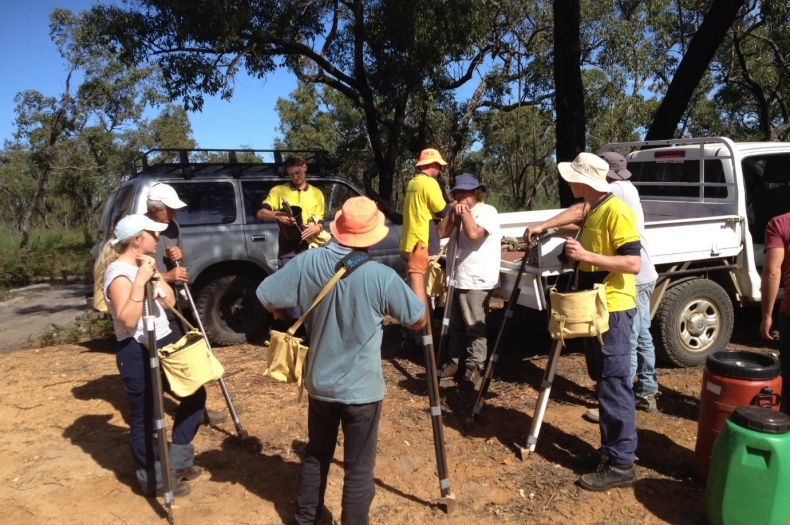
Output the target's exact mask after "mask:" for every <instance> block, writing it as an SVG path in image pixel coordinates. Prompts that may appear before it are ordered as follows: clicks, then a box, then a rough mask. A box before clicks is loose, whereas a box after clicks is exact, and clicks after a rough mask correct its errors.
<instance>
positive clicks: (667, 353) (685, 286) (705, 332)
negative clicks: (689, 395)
mask: <svg viewBox="0 0 790 525" xmlns="http://www.w3.org/2000/svg"><path fill="white" fill-rule="evenodd" d="M733 319H734V315H733V310H732V302H731V301H730V297H729V296H728V295H727V292H725V291H724V288H722V287H721V286H719V285H718V284H717V283H715V282H713V281H711V280H709V279H689V280H687V281H682V282H679V283H677V284H675V285H673V286H671V287H670V288H669V289H668V290H667V292H666V294H665V295H664V299H663V300H662V301H661V304H660V305H659V307H658V311H657V312H656V316H655V319H654V326H655V330H654V333H655V334H656V335H657V336H658V337H656V340H655V345H656V351H657V352H658V355H659V356H661V357H663V358H664V359H666V360H667V361H668V362H670V363H672V364H674V365H676V366H680V367H687V366H697V365H701V364H704V363H705V358H706V357H707V356H708V354H711V353H713V352H718V351H720V350H723V349H724V348H725V347H726V346H727V343H728V342H729V340H730V335H732V326H733Z"/></svg>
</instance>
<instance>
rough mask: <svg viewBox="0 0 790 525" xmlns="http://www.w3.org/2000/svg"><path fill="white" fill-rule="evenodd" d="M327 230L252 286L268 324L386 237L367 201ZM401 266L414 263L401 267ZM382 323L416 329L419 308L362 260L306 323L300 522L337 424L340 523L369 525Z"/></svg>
mask: <svg viewBox="0 0 790 525" xmlns="http://www.w3.org/2000/svg"><path fill="white" fill-rule="evenodd" d="M331 230H332V234H333V236H334V242H331V243H330V244H328V245H327V246H325V247H324V248H322V249H316V250H310V251H308V252H305V253H302V254H300V255H298V256H297V257H295V258H294V259H293V260H292V261H291V262H290V263H288V264H287V265H286V266H284V267H283V268H282V269H281V270H280V271H278V272H277V273H275V274H274V275H272V276H270V277H268V278H266V279H265V280H264V281H263V282H262V283H261V285H260V286H259V287H258V291H257V294H258V298H259V299H260V301H261V303H262V304H263V306H264V307H265V308H266V309H267V310H269V311H271V312H273V313H274V314H275V317H276V316H277V315H279V311H280V310H283V309H287V308H292V307H294V306H297V305H298V306H299V307H300V309H301V310H302V311H307V310H308V308H310V305H311V304H312V302H313V300H314V299H315V297H316V296H317V295H318V293H319V292H320V290H321V289H322V288H323V287H324V285H325V284H326V283H327V282H329V280H330V279H331V278H332V276H333V275H334V274H335V273H336V271H337V266H338V263H340V261H341V260H342V259H343V257H345V256H346V255H348V254H350V253H351V252H352V251H354V250H357V251H367V249H368V248H369V247H370V246H372V245H374V244H376V243H377V242H379V241H381V240H382V239H384V237H386V235H387V230H388V228H387V227H386V226H385V225H384V215H383V214H382V213H381V212H380V211H378V209H377V208H376V204H375V203H374V202H373V201H372V200H370V199H368V198H367V197H353V198H351V199H348V200H347V201H346V203H345V204H344V205H343V208H342V209H341V210H340V211H339V212H338V213H337V215H336V216H335V220H334V222H333V223H332V225H331ZM422 252H424V253H422ZM421 255H422V256H423V257H424V265H425V266H427V262H428V256H427V251H425V250H424V249H422V251H421ZM409 266H410V269H411V267H412V266H415V265H413V264H412V261H410V264H409ZM420 269H421V270H422V271H423V272H424V271H425V270H424V268H420ZM420 269H417V271H419V270H420ZM385 315H390V316H392V317H394V318H395V319H397V320H398V321H400V322H401V323H402V324H404V325H407V326H408V327H409V328H411V329H414V330H419V329H421V328H422V327H423V326H425V320H426V319H425V306H424V305H423V303H422V302H421V301H420V300H419V299H418V298H417V296H416V295H415V294H414V293H413V292H412V291H411V290H410V289H409V287H408V286H406V284H405V283H404V282H403V280H402V279H401V278H400V277H399V276H398V274H397V273H395V271H394V270H392V269H391V268H389V267H387V266H384V265H381V264H378V263H376V262H369V263H367V264H363V265H361V266H359V267H358V268H357V269H355V270H354V272H353V273H352V274H350V275H348V276H347V277H346V278H343V279H340V280H339V281H338V282H337V283H336V284H335V285H334V286H333V287H332V289H331V290H329V292H328V293H327V294H326V296H325V297H324V299H323V300H322V301H321V302H320V303H319V304H318V305H317V306H316V307H315V309H313V311H312V312H311V313H310V315H308V317H307V319H306V320H305V325H306V326H307V333H308V334H309V337H310V353H309V356H308V359H307V371H306V374H305V388H306V390H307V393H308V394H309V408H308V416H307V417H308V419H307V426H308V443H307V447H306V448H305V453H304V458H303V459H302V466H301V473H300V479H299V489H298V492H297V510H296V522H297V523H299V524H308V523H309V524H313V523H316V521H317V520H318V519H319V518H320V517H321V512H322V509H323V503H324V501H323V499H324V488H325V487H326V477H327V474H328V471H329V466H330V464H331V462H332V457H333V456H334V452H335V445H336V443H337V433H338V427H339V425H341V424H342V425H343V436H344V443H343V454H344V457H343V465H344V470H345V476H344V484H343V498H342V517H341V521H342V522H343V523H355V524H356V523H360V524H365V523H368V514H369V511H370V504H371V503H372V501H373V495H374V493H375V487H374V484H373V468H374V465H375V460H376V444H377V441H378V423H379V418H380V416H381V406H382V400H383V398H384V394H385V391H386V387H385V385H384V376H383V373H382V370H381V341H382V337H383V330H382V321H383V320H384V316H385Z"/></svg>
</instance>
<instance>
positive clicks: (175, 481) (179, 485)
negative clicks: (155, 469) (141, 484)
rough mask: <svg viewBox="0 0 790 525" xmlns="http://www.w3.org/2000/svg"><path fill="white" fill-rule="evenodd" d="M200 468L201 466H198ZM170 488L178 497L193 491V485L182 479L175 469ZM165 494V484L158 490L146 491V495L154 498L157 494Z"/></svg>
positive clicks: (172, 473)
mask: <svg viewBox="0 0 790 525" xmlns="http://www.w3.org/2000/svg"><path fill="white" fill-rule="evenodd" d="M198 468H200V467H198ZM170 489H171V490H172V491H173V497H174V498H178V497H181V496H186V495H187V494H189V493H190V492H191V491H192V487H191V486H190V485H189V483H187V482H186V481H181V480H180V479H179V478H178V477H177V474H176V472H175V471H172V472H171V473H170ZM164 495H165V486H164V484H163V485H161V486H160V487H159V488H157V489H156V491H150V492H146V493H145V496H146V497H148V498H153V497H156V496H164Z"/></svg>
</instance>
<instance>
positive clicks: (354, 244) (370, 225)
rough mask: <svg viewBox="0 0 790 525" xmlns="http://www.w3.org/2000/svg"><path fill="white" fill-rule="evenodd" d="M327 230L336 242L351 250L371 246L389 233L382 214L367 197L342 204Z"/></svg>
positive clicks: (352, 199)
mask: <svg viewBox="0 0 790 525" xmlns="http://www.w3.org/2000/svg"><path fill="white" fill-rule="evenodd" d="M329 229H330V230H331V231H332V235H334V236H335V239H337V242H339V243H340V244H342V245H343V246H350V247H351V248H367V247H368V246H373V245H374V244H376V243H377V242H379V241H381V240H382V239H383V238H384V237H386V236H387V233H388V232H389V228H388V227H386V226H385V225H384V214H383V213H381V212H380V211H379V210H378V208H377V207H376V203H375V202H373V201H372V200H370V199H369V198H367V197H351V198H350V199H348V200H347V201H346V202H344V203H343V207H342V208H341V209H340V211H338V212H337V213H336V214H335V220H334V221H333V222H332V224H330V225H329Z"/></svg>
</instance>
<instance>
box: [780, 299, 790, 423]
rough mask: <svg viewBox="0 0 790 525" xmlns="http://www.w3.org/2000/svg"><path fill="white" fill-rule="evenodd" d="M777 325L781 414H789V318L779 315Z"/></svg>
mask: <svg viewBox="0 0 790 525" xmlns="http://www.w3.org/2000/svg"><path fill="white" fill-rule="evenodd" d="M777 318H778V319H777V324H778V325H779V326H778V328H779V363H780V364H781V365H782V412H784V413H785V414H790V317H787V316H786V315H785V314H782V313H780V314H779V315H778V316H777Z"/></svg>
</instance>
